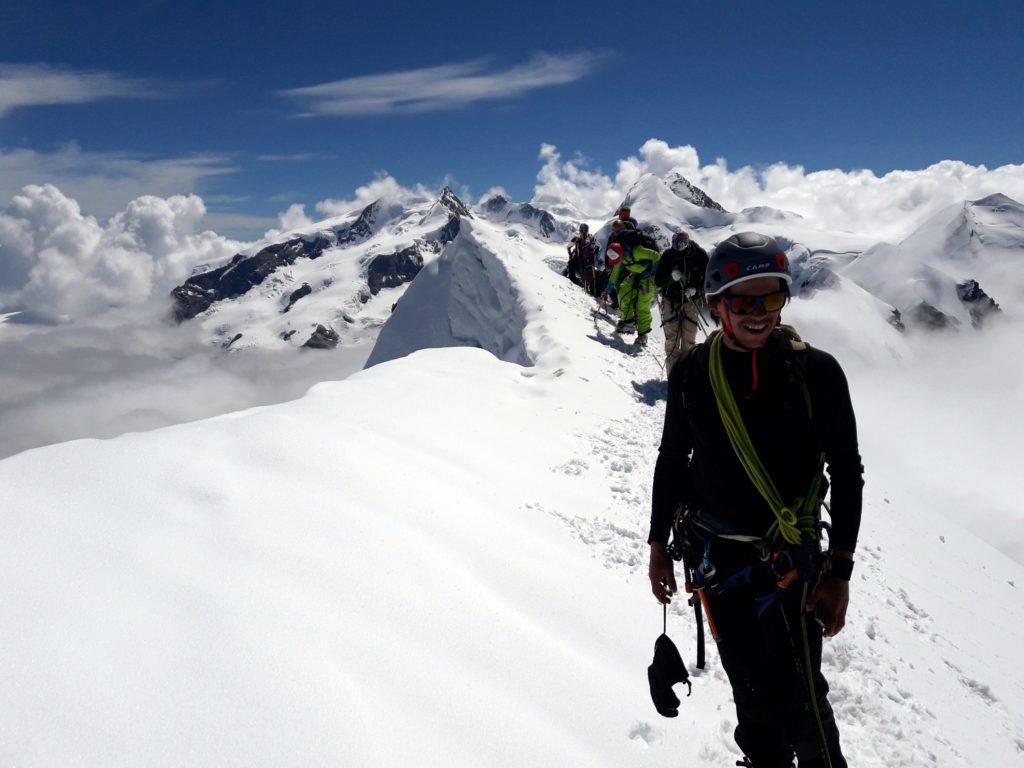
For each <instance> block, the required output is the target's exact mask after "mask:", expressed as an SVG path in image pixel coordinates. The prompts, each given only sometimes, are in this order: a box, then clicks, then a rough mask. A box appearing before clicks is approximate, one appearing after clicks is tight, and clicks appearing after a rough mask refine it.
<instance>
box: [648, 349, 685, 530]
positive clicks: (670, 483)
mask: <svg viewBox="0 0 1024 768" xmlns="http://www.w3.org/2000/svg"><path fill="white" fill-rule="evenodd" d="M687 354H688V353H687ZM686 365H687V360H686V356H684V357H682V358H680V360H679V361H678V363H676V365H674V366H672V370H671V371H670V372H669V375H668V403H667V404H666V406H665V426H664V428H663V429H662V433H661V446H660V447H659V448H658V461H657V463H656V464H655V466H654V492H653V494H652V496H651V530H650V533H649V534H648V537H647V541H648V543H651V542H661V543H663V544H665V543H668V539H669V534H670V533H671V530H672V521H673V520H674V519H675V516H676V510H677V508H678V507H679V505H680V504H685V503H686V502H687V500H688V497H689V465H690V452H691V450H692V448H693V445H692V441H691V438H690V428H689V424H688V423H687V421H686V413H685V410H684V408H683V369H684V368H685V367H686Z"/></svg>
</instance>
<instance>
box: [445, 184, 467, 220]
mask: <svg viewBox="0 0 1024 768" xmlns="http://www.w3.org/2000/svg"><path fill="white" fill-rule="evenodd" d="M438 203H440V204H441V205H442V206H444V207H445V208H446V209H447V210H448V211H449V212H450V213H451V214H452V215H453V216H466V217H468V218H472V217H473V214H472V213H470V212H469V208H467V207H466V204H465V203H463V202H462V200H460V199H459V197H458V195H456V194H455V193H454V192H453V191H452V188H451V187H449V186H445V188H444V189H442V190H441V196H440V197H439V198H438Z"/></svg>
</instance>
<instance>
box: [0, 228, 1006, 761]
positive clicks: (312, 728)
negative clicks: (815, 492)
mask: <svg viewBox="0 0 1024 768" xmlns="http://www.w3.org/2000/svg"><path fill="white" fill-rule="evenodd" d="M518 237H519V238H522V240H519V239H517V237H515V236H513V237H510V236H509V235H508V234H506V231H505V230H504V229H502V228H499V227H497V226H495V225H492V224H489V223H487V222H484V221H473V222H472V223H470V224H469V225H468V226H466V227H465V228H464V229H463V231H462V233H461V234H460V236H459V238H458V240H456V242H455V243H453V244H452V245H451V246H450V247H449V248H448V249H447V250H446V251H445V253H444V254H443V255H442V256H441V257H440V260H439V262H438V263H437V264H436V265H435V266H434V267H432V268H430V269H429V270H428V269H425V270H424V271H422V272H421V273H420V275H419V276H418V277H417V279H416V281H414V283H413V285H412V287H411V288H410V290H409V291H408V292H407V293H406V295H405V297H404V298H403V299H402V303H401V304H400V305H399V309H398V311H397V312H396V313H395V315H394V317H393V322H394V323H395V328H399V327H403V328H405V329H406V330H411V329H413V328H414V327H422V328H424V329H425V330H424V332H423V335H422V336H421V337H419V338H418V342H417V344H418V345H419V346H421V347H434V348H424V349H420V351H415V352H412V354H409V355H407V356H404V357H398V355H400V354H403V353H404V352H405V351H408V350H405V349H400V348H398V345H399V342H398V340H397V339H388V335H389V333H390V332H389V331H388V329H385V331H384V332H383V333H382V334H381V337H380V341H379V343H380V345H382V346H381V350H382V351H381V353H380V359H381V360H383V362H380V363H379V364H377V365H374V366H372V367H370V368H369V369H367V370H365V371H363V372H361V373H359V374H356V375H354V376H352V377H350V378H349V379H346V380H345V381H339V382H331V383H323V384H319V385H317V386H315V387H314V388H313V389H312V390H311V391H310V392H309V393H308V394H307V395H306V396H305V397H303V398H301V399H299V400H296V401H293V402H289V403H283V404H280V405H275V406H270V407H263V408H256V409H251V410H247V411H242V412H239V413H234V414H230V415H226V416H220V417H216V418H213V419H209V420H206V421H201V422H194V423H190V424H184V425H180V426H174V427H168V428H165V429H162V430H158V431H153V432H147V433H139V434H129V435H124V436H122V437H120V438H116V439H113V440H108V441H92V440H88V441H76V442H71V443H64V444H60V445H54V446H50V447H47V448H41V449H36V450H32V451H27V452H25V453H22V454H20V455H17V456H14V457H11V458H8V459H6V460H4V461H0V509H2V510H3V512H2V514H3V530H4V536H3V537H0V569H2V572H3V573H4V580H3V583H2V586H0V648H2V649H3V657H4V663H3V666H2V667H0V761H2V762H4V763H6V764H11V765H18V766H50V765H86V766H109V765H114V764H132V765H146V766H172V765H173V766H180V765H218V766H243V765H244V766H284V765H289V766H310V765H332V766H336V765H346V766H349V765H351V766H409V765H424V766H474V768H475V767H476V766H481V765H483V766H523V765H529V766H558V767H559V768H561V767H563V766H641V765H643V766H679V765H685V766H709V767H710V766H724V765H731V764H733V762H734V761H735V759H736V758H737V757H738V752H737V751H736V749H735V747H734V746H733V745H732V737H731V734H732V729H733V727H734V724H735V721H734V714H733V710H732V705H731V698H730V693H729V690H728V686H727V683H726V680H725V676H724V674H723V672H722V670H721V667H720V665H719V663H718V659H717V657H716V655H715V653H714V650H713V648H712V649H709V659H708V670H707V671H706V673H704V674H700V675H697V676H696V677H695V681H694V692H693V696H692V697H691V698H684V699H683V703H682V707H681V712H680V716H679V718H677V719H675V720H664V719H661V718H660V717H659V716H658V715H657V714H656V713H655V712H654V709H653V707H652V705H651V702H650V700H649V695H648V691H647V681H646V671H645V670H646V665H647V664H648V663H649V662H650V655H651V653H652V649H653V642H654V639H655V638H656V636H657V635H658V633H659V632H660V631H661V611H660V609H659V608H658V606H657V605H656V603H655V602H654V599H653V597H651V595H650V593H649V587H648V584H647V579H646V559H647V545H646V543H645V539H646V532H647V520H648V514H649V513H648V508H649V499H650V481H651V475H652V471H653V463H654V459H655V455H656V449H657V443H658V440H659V437H660V430H661V421H662V417H663V413H664V400H663V399H664V385H663V371H662V369H661V366H660V363H659V361H658V359H659V357H660V356H658V355H657V354H656V353H657V351H658V350H659V345H660V342H661V339H660V338H658V337H657V331H656V333H655V337H654V338H652V344H651V350H650V351H645V352H641V353H640V354H633V351H632V349H631V348H630V347H627V346H625V345H623V343H622V342H621V340H619V339H617V338H616V337H614V336H612V335H611V332H610V331H611V325H610V323H609V321H608V320H607V319H605V318H602V317H593V316H592V314H591V310H592V308H593V303H592V301H591V300H590V299H589V298H588V297H586V296H585V295H584V294H583V293H582V292H580V291H578V290H576V289H573V288H571V287H569V286H568V285H567V283H566V281H565V280H564V279H563V278H561V277H560V276H559V275H558V274H557V272H556V270H555V269H553V268H552V265H555V266H557V260H558V259H559V258H562V259H564V251H563V250H562V248H561V246H556V245H549V244H545V243H543V242H541V241H539V240H535V239H534V240H527V239H526V238H527V237H528V235H527V234H526V233H525V232H520V233H519V235H518ZM446 275H447V276H446ZM838 285H839V286H840V287H839V288H835V287H833V288H822V289H820V290H816V291H813V292H810V293H809V294H808V297H807V298H802V299H799V300H797V301H796V302H794V305H793V306H792V307H790V308H788V309H787V310H786V311H787V315H788V316H791V317H789V319H793V320H794V321H795V322H798V325H799V327H800V330H801V331H802V332H803V333H804V335H805V337H806V338H807V339H808V340H809V341H811V343H814V344H821V345H822V346H828V345H831V344H833V343H835V344H836V345H837V346H836V347H834V348H831V350H830V351H833V352H834V353H835V354H836V355H837V356H838V357H839V359H840V361H841V362H843V363H844V365H846V366H847V370H848V373H849V374H850V378H851V383H852V390H853V397H854V401H855V405H856V406H857V408H858V416H859V418H860V424H861V434H862V440H863V452H864V458H865V464H866V465H867V467H868V470H867V479H868V485H867V488H866V505H865V513H864V526H863V529H862V536H861V547H860V550H859V551H860V554H859V564H858V566H857V569H856V572H855V577H854V581H853V584H852V587H851V592H852V604H851V609H850V614H849V617H848V624H847V628H846V629H845V630H844V632H843V633H842V634H841V635H840V636H839V637H838V638H836V639H833V640H831V641H828V642H827V643H826V651H825V667H826V670H827V674H828V676H829V679H830V681H831V683H832V688H833V694H832V701H833V704H834V706H835V709H836V711H837V716H838V718H839V721H840V724H841V728H842V733H843V738H844V743H845V749H846V752H847V756H848V759H849V762H850V764H851V765H853V766H858V768H872V767H878V768H882V766H885V767H886V768H888V767H890V766H895V765H899V766H978V765H992V766H1012V765H1019V764H1020V763H1021V760H1022V757H1024V714H1022V713H1024V671H1022V669H1021V666H1020V664H1019V648H1020V647H1021V646H1022V644H1024V600H1022V597H1021V595H1022V589H1024V568H1022V566H1021V565H1020V564H1018V563H1017V562H1014V561H1013V560H1011V559H1010V558H1009V557H1006V556H1004V555H1002V554H1000V553H999V552H998V551H996V550H995V549H994V548H993V547H992V546H991V545H989V544H987V543H985V542H983V541H982V540H980V539H979V538H977V537H976V536H975V535H973V534H972V533H970V532H968V531H967V530H965V529H964V528H962V527H961V526H959V525H958V524H957V523H956V522H954V518H953V513H954V512H955V511H956V510H954V509H953V507H954V506H957V507H958V506H959V504H960V500H959V499H943V498H941V497H940V498H937V499H933V498H927V499H926V498H923V497H922V496H921V495H920V494H919V493H918V491H919V490H920V488H921V487H922V486H925V485H927V484H928V482H929V481H930V480H931V479H932V476H931V471H932V470H931V468H929V467H915V466H913V465H912V464H908V462H907V458H906V455H905V454H906V452H907V449H908V447H909V446H912V445H914V444H915V441H914V440H913V439H911V438H909V437H907V436H905V435H901V434H899V433H898V432H897V433H893V432H891V431H890V430H889V429H888V427H887V424H888V420H889V419H890V418H891V417H892V413H891V410H892V408H893V400H892V399H891V395H890V394H889V393H886V392H885V391H882V390H884V387H883V386H882V384H883V383H884V381H886V380H884V379H881V378H879V377H878V376H877V370H878V369H879V366H880V363H881V362H883V361H889V362H891V360H892V357H893V354H894V350H893V349H888V348H886V347H885V345H884V344H882V345H880V346H879V345H868V344H864V345H863V346H862V347H861V348H859V350H860V351H859V352H857V353H856V354H854V353H850V352H848V348H847V347H846V346H845V340H846V339H847V338H848V336H847V335H846V334H844V333H843V332H842V328H841V323H835V322H833V323H832V324H831V325H828V324H825V323H821V322H819V321H820V318H822V317H823V316H825V315H827V314H829V313H830V312H831V311H832V310H828V311H826V309H825V308H826V307H828V306H829V304H828V302H830V301H833V300H837V299H836V296H839V297H840V299H838V300H841V301H843V302H849V306H850V311H854V308H855V306H856V303H857V302H863V301H865V300H866V299H865V298H864V296H863V295H862V294H861V293H858V292H857V291H856V290H853V289H854V288H855V286H852V284H845V285H844V284H843V283H839V284H838ZM466 287H469V288H470V289H471V290H470V293H469V295H467V296H463V297H461V298H456V297H454V296H452V295H451V293H452V291H455V290H462V289H464V288H466ZM491 289H493V291H494V292H495V293H494V295H492V294H491V293H490V291H491ZM499 291H505V292H506V293H505V294H504V295H502V296H500V297H498V296H497V292H499ZM492 299H493V301H492ZM389 325H390V324H389ZM871 328H872V330H871V333H872V334H878V339H879V340H883V339H887V338H888V337H887V336H885V335H884V334H885V333H887V331H886V330H885V329H884V328H882V327H881V326H877V327H876V326H871ZM819 334H820V338H819ZM510 338H515V339H516V342H515V344H509V345H507V346H504V347H502V348H504V349H506V350H514V352H512V353H510V354H507V355H505V356H506V357H507V358H509V359H506V360H502V359H499V358H498V357H496V356H495V355H494V354H492V353H491V352H493V351H495V349H496V347H495V348H492V347H491V346H489V344H488V340H490V341H491V342H493V341H495V340H496V339H497V340H499V341H501V343H502V345H504V344H505V342H506V341H508V340H509V339H510ZM821 339H824V340H827V341H823V340H821ZM456 342H461V343H462V344H464V345H468V347H480V348H467V346H452V344H454V343H456ZM487 350H490V351H487ZM872 350H874V352H872ZM895 353H896V354H897V356H899V355H902V354H909V352H908V351H907V350H905V349H902V350H901V349H896V350H895ZM510 360H515V362H511V361H510ZM517 363H529V365H526V364H522V365H521V364H517ZM873 376H874V378H872V377H873ZM865 382H877V383H878V384H877V385H874V384H872V385H870V386H869V385H868V384H866V383H865ZM669 621H670V624H669V632H670V634H671V635H673V636H674V638H675V639H676V641H677V643H678V645H679V647H680V649H681V650H682V652H683V654H684V656H685V657H686V658H687V661H688V662H692V659H693V639H692V638H693V625H692V614H691V612H690V610H689V609H688V608H687V607H686V606H685V604H683V603H682V601H677V603H676V604H674V605H673V606H672V611H671V614H670V619H669ZM691 671H692V670H691Z"/></svg>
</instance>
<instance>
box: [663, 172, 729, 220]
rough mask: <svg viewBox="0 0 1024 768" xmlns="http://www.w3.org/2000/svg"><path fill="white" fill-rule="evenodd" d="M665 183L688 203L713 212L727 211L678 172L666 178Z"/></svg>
mask: <svg viewBox="0 0 1024 768" xmlns="http://www.w3.org/2000/svg"><path fill="white" fill-rule="evenodd" d="M665 183H666V184H668V188H669V189H671V190H672V191H673V192H674V193H675V194H677V195H678V196H679V197H681V198H683V200H686V201H687V202H690V203H693V204H694V205H697V206H700V207H701V208H710V209H711V210H713V211H723V212H724V211H725V208H723V207H722V206H721V205H719V204H718V203H716V202H715V201H714V200H712V199H711V196H710V195H709V194H708V193H707V192H705V191H704V190H703V189H701V188H700V187H698V186H696V185H695V184H691V183H690V180H689V179H687V178H686V177H685V176H683V174H681V173H679V172H678V171H672V172H671V173H670V174H669V175H668V176H666V177H665Z"/></svg>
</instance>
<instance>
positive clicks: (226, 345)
mask: <svg viewBox="0 0 1024 768" xmlns="http://www.w3.org/2000/svg"><path fill="white" fill-rule="evenodd" d="M240 338H242V334H240V333H236V334H235V335H234V336H232V337H231V338H230V339H228V340H227V341H225V342H224V343H223V344H221V347H222V348H224V349H227V348H228V347H230V346H231V345H232V344H234V343H235V342H236V341H238V340H239V339H240Z"/></svg>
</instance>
